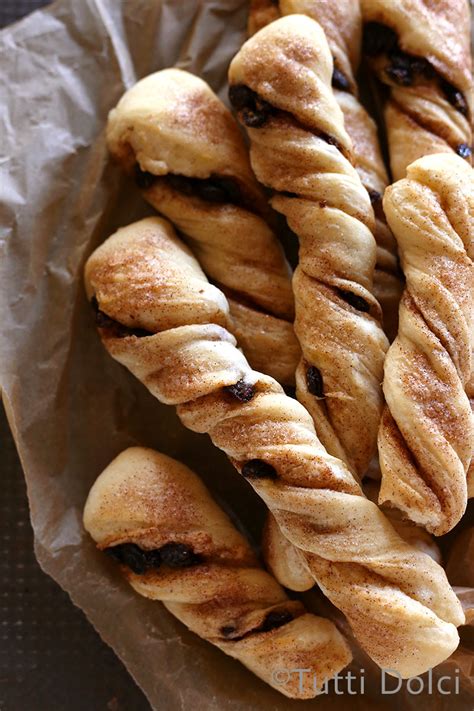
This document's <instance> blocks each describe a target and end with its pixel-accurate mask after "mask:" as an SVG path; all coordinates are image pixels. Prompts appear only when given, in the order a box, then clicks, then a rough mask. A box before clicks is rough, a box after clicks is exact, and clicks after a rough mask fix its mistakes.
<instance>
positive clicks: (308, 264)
mask: <svg viewBox="0 0 474 711" xmlns="http://www.w3.org/2000/svg"><path fill="white" fill-rule="evenodd" d="M331 76H332V59H331V53H330V51H329V47H328V45H327V42H326V39H325V37H324V33H323V31H322V29H321V28H320V27H319V25H318V24H317V23H316V22H314V21H313V20H311V19H309V18H308V17H305V16H302V15H290V16H287V17H284V18H281V19H280V20H277V21H276V22H273V23H272V24H271V25H268V26H267V27H264V28H263V29H262V30H260V32H258V33H257V34H256V35H255V36H254V37H252V38H251V39H250V40H248V41H247V42H246V44H245V45H244V46H243V47H242V49H241V50H240V52H239V53H238V54H237V56H236V57H235V58H234V60H233V61H232V63H231V66H230V70H229V81H230V84H231V92H230V96H231V100H233V101H234V105H236V107H237V108H239V109H240V110H239V117H240V118H241V120H242V121H243V123H244V124H245V123H247V124H248V123H249V121H248V118H247V117H248V109H247V108H246V107H245V106H241V105H239V104H240V96H241V95H242V94H243V96H244V97H245V95H246V93H248V91H249V90H250V91H252V92H254V93H255V94H256V95H257V96H258V97H261V99H259V100H257V104H258V101H264V102H266V106H267V107H268V106H269V107H270V108H267V109H266V111H267V115H266V120H265V121H264V123H263V124H262V125H261V126H260V127H257V128H252V127H249V126H248V125H247V131H248V135H249V138H250V144H251V154H250V155H251V162H252V166H253V168H254V171H255V173H256V175H257V177H258V178H259V180H260V181H261V182H262V183H263V184H264V185H266V186H268V187H270V188H272V189H273V190H275V191H277V194H276V195H275V196H274V197H273V199H272V201H271V204H272V206H273V207H274V208H275V209H276V210H277V211H278V212H281V213H282V214H284V215H285V217H286V219H287V222H288V224H289V226H290V228H291V229H292V230H293V231H294V232H295V233H296V235H297V236H298V239H299V243H300V255H299V257H300V258H299V265H298V267H297V269H296V271H295V274H294V278H293V290H294V293H295V302H296V304H295V308H296V319H295V332H296V335H297V337H298V340H299V342H300V345H301V349H302V353H303V358H302V360H301V361H300V364H299V366H298V371H297V376H296V382H297V394H298V398H299V399H300V400H301V402H302V403H303V404H304V405H305V407H306V408H307V409H308V410H309V412H310V413H311V415H312V416H313V419H314V422H315V426H316V431H317V433H318V436H319V437H320V438H321V440H322V442H323V444H324V446H325V447H326V448H327V450H328V451H329V452H330V453H331V454H334V455H335V456H338V457H340V458H343V459H344V460H345V461H346V462H347V463H348V464H349V465H350V466H351V467H352V468H353V469H354V470H355V471H356V472H357V473H358V474H361V475H362V474H364V473H365V471H366V469H367V467H368V464H369V462H370V459H371V458H372V456H373V454H374V451H375V447H376V438H377V429H378V426H379V422H380V417H381V413H382V392H381V387H380V383H381V381H382V370H383V360H384V357H385V352H386V349H387V347H388V343H387V339H386V337H385V335H384V333H383V330H382V328H381V325H380V321H379V319H380V316H381V313H380V307H379V304H378V302H377V301H376V299H375V298H374V296H373V294H372V289H373V281H372V280H373V272H374V266H375V255H376V245H375V240H374V237H373V234H372V231H371V230H372V229H373V228H374V215H373V211H372V207H371V204H370V200H369V196H368V194H367V191H366V190H365V189H364V188H363V186H362V184H361V182H360V178H359V176H358V174H357V172H356V170H355V169H354V168H353V166H352V164H351V162H350V158H351V156H352V148H351V142H350V139H349V136H348V135H347V133H346V131H345V129H344V121H343V115H342V112H341V110H340V108H339V106H338V105H337V102H336V101H335V99H334V96H333V94H332V89H331ZM251 118H252V117H251ZM288 193H290V196H288ZM310 381H313V382H310ZM361 422H363V423H364V427H363V428H361Z"/></svg>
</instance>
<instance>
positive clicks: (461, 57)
mask: <svg viewBox="0 0 474 711" xmlns="http://www.w3.org/2000/svg"><path fill="white" fill-rule="evenodd" d="M361 6H362V15H363V20H364V23H365V25H364V52H365V54H366V56H367V57H368V59H369V63H370V65H371V67H372V69H373V71H374V73H375V74H376V76H377V77H378V79H379V80H380V81H381V82H383V83H384V84H386V85H387V86H388V87H389V90H390V94H389V100H388V102H387V104H386V109H385V121H386V126H387V137H388V143H389V152H390V164H391V169H392V175H393V178H394V180H399V179H401V178H403V177H404V176H405V173H406V169H407V167H408V166H409V165H410V163H412V162H413V161H414V160H416V159H417V158H421V157H422V156H424V155H427V154H430V153H441V152H443V153H446V152H448V153H451V152H455V153H457V154H458V155H459V156H461V157H462V158H466V159H468V160H469V161H470V158H471V144H472V126H471V121H472V101H473V92H472V60H471V50H470V27H471V23H470V13H469V5H468V3H467V2H466V0H450V2H434V3H433V2H428V0H406V1H404V2H399V1H398V0H361Z"/></svg>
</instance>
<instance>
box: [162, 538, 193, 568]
mask: <svg viewBox="0 0 474 711" xmlns="http://www.w3.org/2000/svg"><path fill="white" fill-rule="evenodd" d="M159 551H160V557H161V560H162V562H163V564H164V565H168V566H169V567H170V568H187V567H189V566H191V565H198V564H199V563H201V562H202V558H201V556H200V555H198V554H197V553H195V552H194V551H193V549H192V548H191V547H190V546H187V545H186V544H185V543H167V544H166V545H164V546H162V548H160V549H159Z"/></svg>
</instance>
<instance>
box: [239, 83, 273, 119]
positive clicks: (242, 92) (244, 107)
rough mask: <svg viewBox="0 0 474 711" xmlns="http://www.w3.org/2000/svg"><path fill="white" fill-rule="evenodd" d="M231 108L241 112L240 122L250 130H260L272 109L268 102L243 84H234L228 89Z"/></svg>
mask: <svg viewBox="0 0 474 711" xmlns="http://www.w3.org/2000/svg"><path fill="white" fill-rule="evenodd" d="M229 100H230V103H231V104H232V106H233V107H234V108H235V109H236V110H237V111H241V112H242V121H243V122H244V124H245V125H246V126H249V127H250V128H260V127H261V126H263V125H264V124H265V123H266V121H267V120H268V118H269V116H270V114H272V113H273V111H274V108H273V106H272V105H271V104H269V103H268V101H265V99H262V98H260V96H259V95H258V94H257V93H256V92H255V91H253V90H252V89H249V87H248V86H245V85H244V84H235V85H234V86H231V87H230V89H229Z"/></svg>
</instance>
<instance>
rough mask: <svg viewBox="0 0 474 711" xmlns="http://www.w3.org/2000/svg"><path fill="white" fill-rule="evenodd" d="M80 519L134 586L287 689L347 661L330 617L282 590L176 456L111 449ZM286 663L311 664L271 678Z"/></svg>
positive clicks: (294, 690) (291, 691)
mask: <svg viewBox="0 0 474 711" xmlns="http://www.w3.org/2000/svg"><path fill="white" fill-rule="evenodd" d="M177 502H178V503H179V505H177ZM84 526H85V528H86V530H87V531H88V532H89V533H90V534H91V536H92V538H93V539H94V540H95V541H96V543H97V546H98V548H99V549H100V550H103V551H106V552H107V553H109V554H110V555H111V557H113V558H114V559H115V560H116V561H118V563H119V564H120V568H121V571H122V573H123V575H124V576H125V577H126V579H127V580H128V582H129V583H130V585H131V586H132V587H133V588H134V589H135V590H136V591H137V592H138V593H140V595H144V596H145V597H148V598H151V599H153V600H161V601H162V602H163V604H164V605H165V607H166V608H167V609H168V610H169V611H170V612H171V614H173V615H174V616H175V617H177V618H178V619H179V620H181V622H183V623H184V624H185V625H186V626H187V627H188V628H189V629H190V630H192V631H193V632H195V633H196V634H198V635H199V636H200V637H202V638H203V639H206V640H208V641H209V642H211V643H212V644H214V645H216V647H219V649H221V650H222V651H223V652H225V653H226V654H228V655H230V656H231V657H234V658H235V659H238V660H239V661H240V662H242V664H244V665H245V666H246V667H247V668H248V669H250V670H251V671H252V672H254V674H256V675H257V676H258V677H260V678H261V679H263V680H264V681H266V682H267V684H270V685H271V686H273V687H274V688H276V689H278V691H280V692H282V693H283V694H285V695H286V696H289V697H290V698H298V699H305V698H313V697H314V696H316V693H317V691H318V689H319V687H320V686H322V685H323V684H324V681H325V680H326V679H330V678H331V677H333V676H334V674H337V673H338V672H339V671H341V669H343V668H344V667H345V666H346V664H348V663H349V662H350V661H351V652H350V649H349V646H348V645H347V643H346V642H345V640H344V638H343V637H342V635H341V634H340V632H339V631H338V630H337V628H336V627H335V625H334V624H333V623H332V622H329V621H328V620H326V619H324V618H322V617H316V616H315V615H312V614H310V613H308V612H307V611H306V610H305V608H304V606H303V604H302V603H301V602H299V601H297V600H289V599H288V597H287V595H286V594H285V592H284V590H283V589H282V588H281V587H280V585H278V583H277V582H276V581H275V579H274V578H272V577H271V575H269V574H268V573H267V572H265V571H264V570H263V569H262V568H261V566H260V565H259V563H258V561H257V558H256V556H255V554H254V553H253V551H252V549H251V547H250V545H249V544H248V542H247V540H246V539H245V538H244V537H243V536H242V534H241V533H239V532H238V531H237V530H236V528H235V526H234V525H233V524H232V523H231V521H230V519H229V518H228V516H226V514H225V513H224V512H223V511H222V510H221V509H220V508H219V506H217V504H216V503H215V502H214V501H213V499H212V498H211V496H210V494H209V492H208V491H207V489H206V488H205V486H204V484H202V482H201V481H200V480H199V479H198V477H197V476H196V474H194V473H193V472H192V471H191V470H190V469H188V468H187V467H186V466H184V464H181V463H180V462H178V461H176V460H175V459H171V458H170V457H167V456H165V455H164V454H160V453H159V452H155V451H153V450H152V449H145V448H143V447H132V448H130V449H127V450H126V451H125V452H122V453H121V454H119V455H118V457H116V459H114V461H113V462H112V463H111V464H109V466H108V467H107V468H106V469H105V470H104V471H103V472H102V474H101V475H100V476H99V478H98V479H97V481H96V482H95V484H94V486H93V487H92V489H91V491H90V493H89V496H88V499H87V502H86V506H85V509H84ZM295 668H302V669H311V671H312V675H311V677H309V676H308V677H307V683H306V684H302V685H301V687H300V684H299V675H298V674H296V673H295V674H292V675H288V679H286V680H285V681H286V683H278V681H279V677H278V674H277V672H279V671H281V670H282V669H288V670H290V669H295ZM313 675H314V676H315V678H316V679H317V681H318V684H317V686H316V685H315V686H313ZM280 681H281V680H280Z"/></svg>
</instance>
